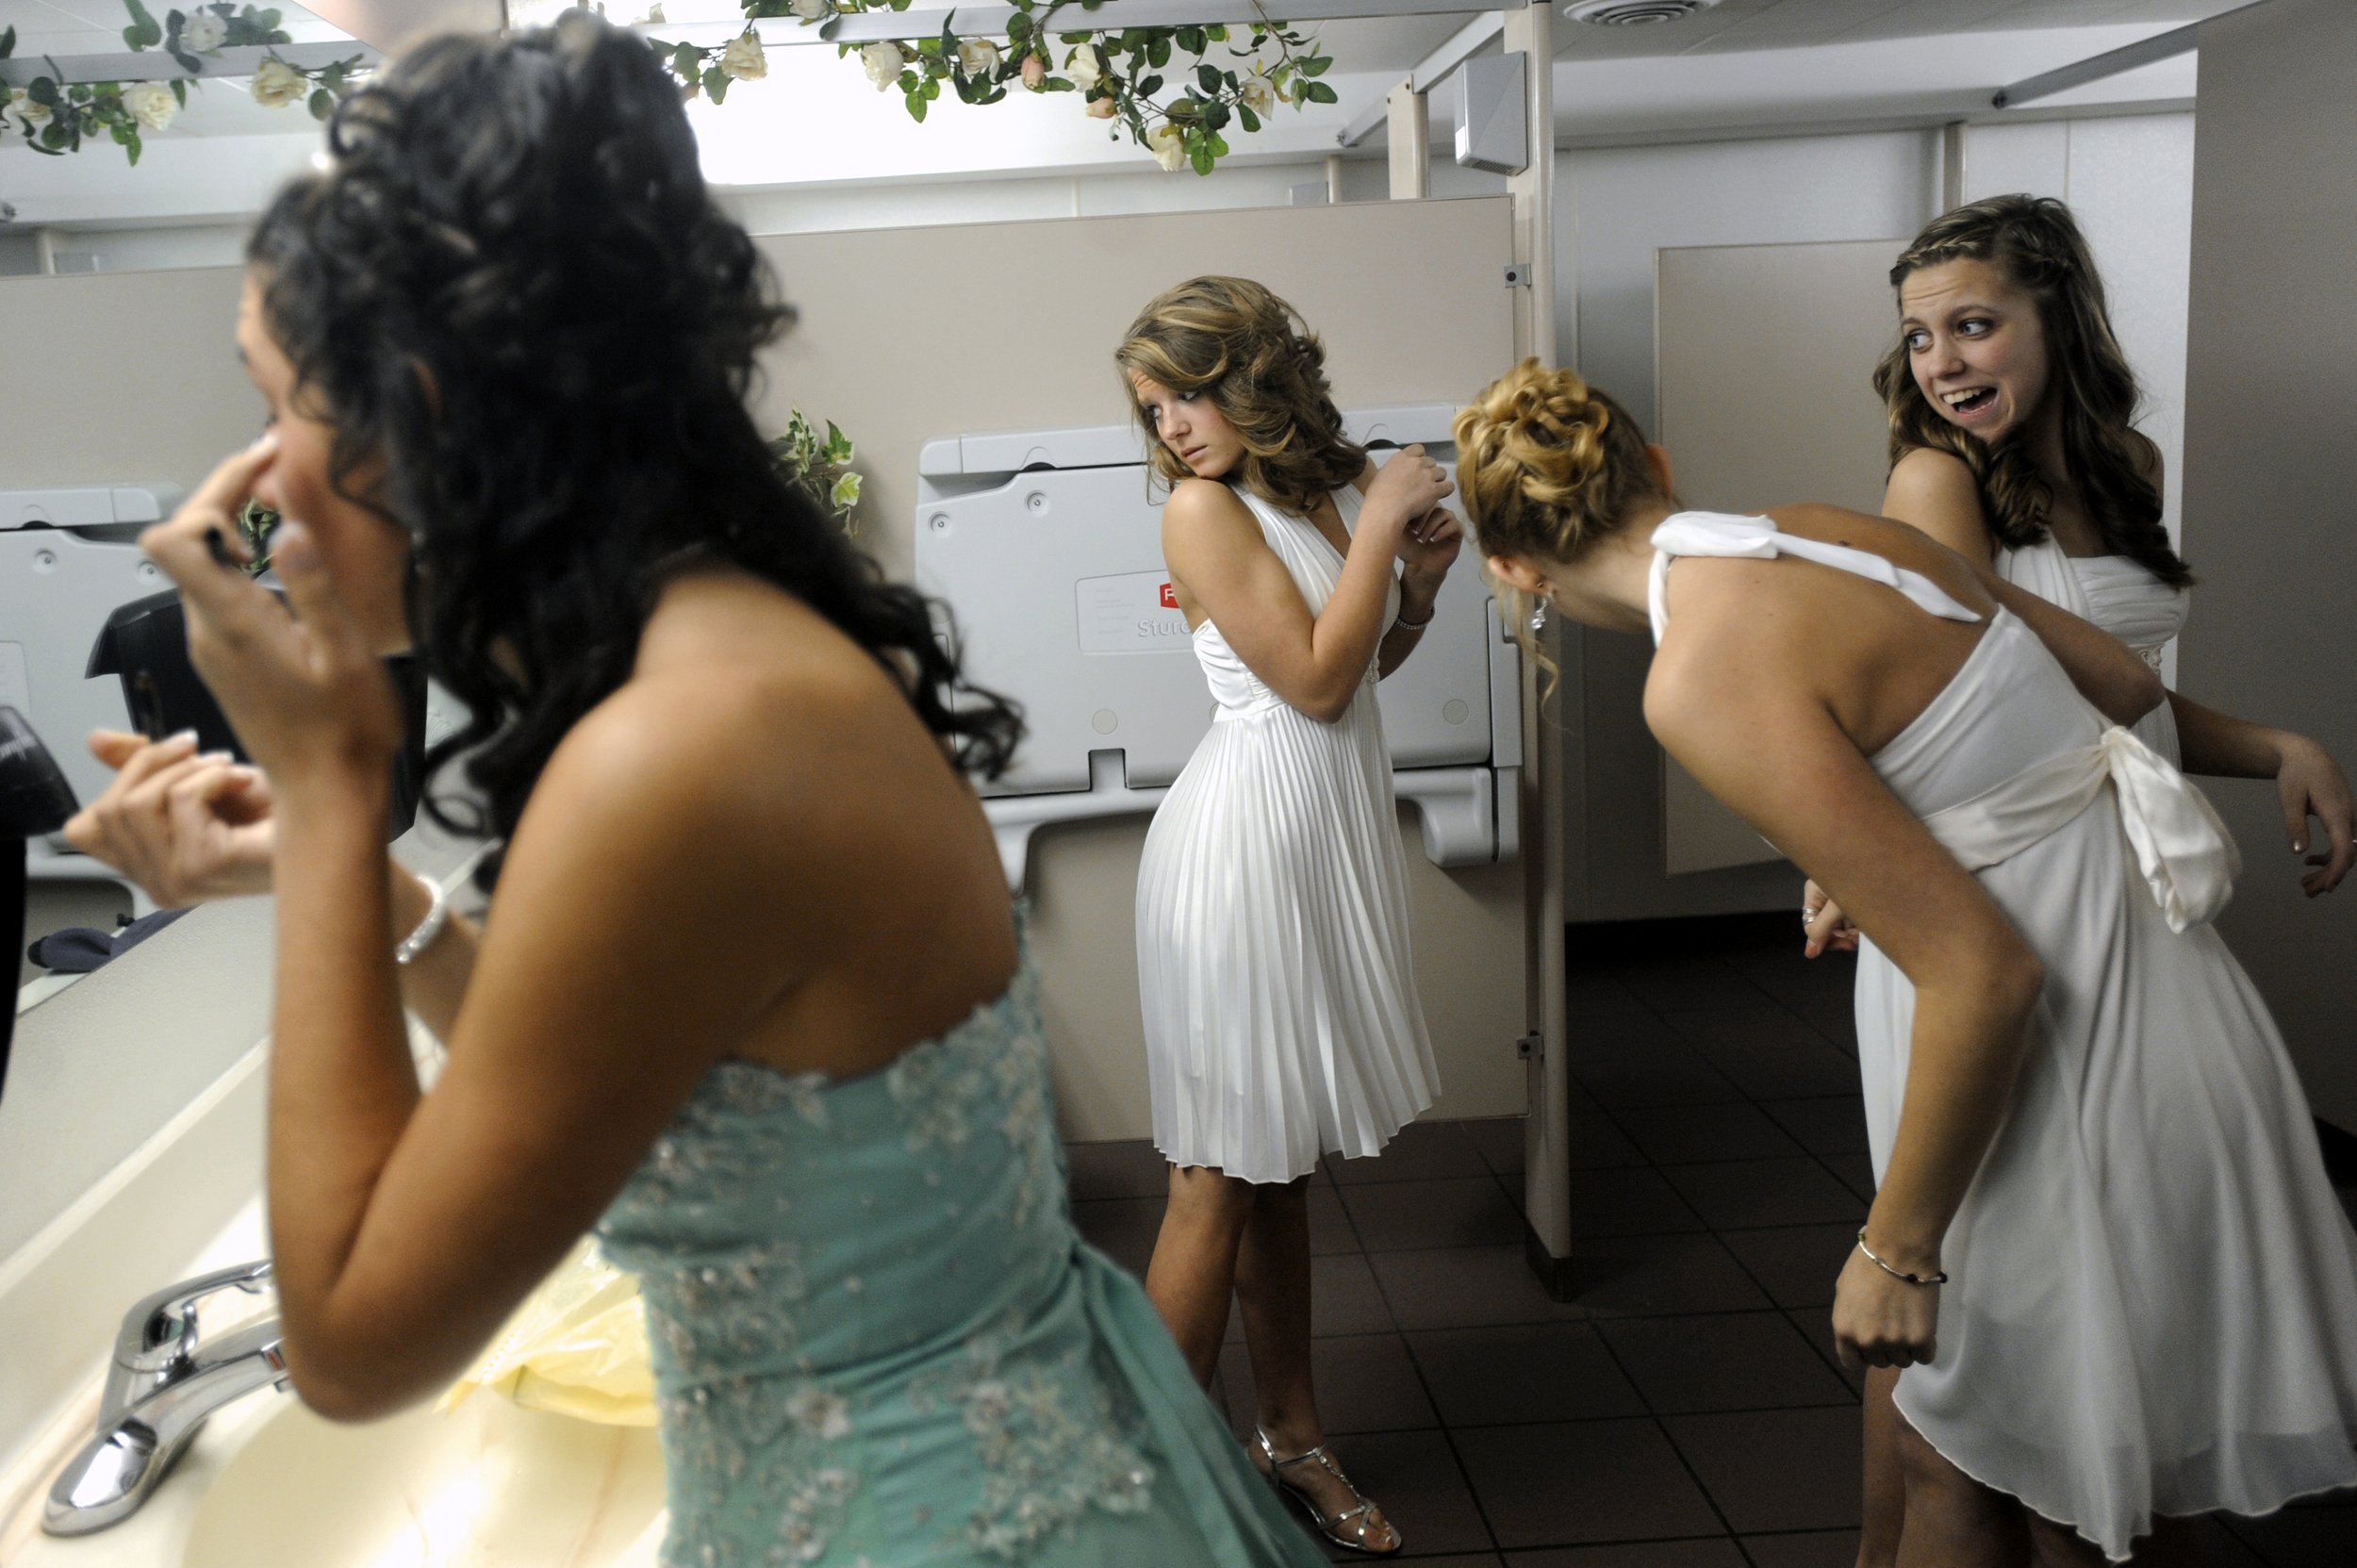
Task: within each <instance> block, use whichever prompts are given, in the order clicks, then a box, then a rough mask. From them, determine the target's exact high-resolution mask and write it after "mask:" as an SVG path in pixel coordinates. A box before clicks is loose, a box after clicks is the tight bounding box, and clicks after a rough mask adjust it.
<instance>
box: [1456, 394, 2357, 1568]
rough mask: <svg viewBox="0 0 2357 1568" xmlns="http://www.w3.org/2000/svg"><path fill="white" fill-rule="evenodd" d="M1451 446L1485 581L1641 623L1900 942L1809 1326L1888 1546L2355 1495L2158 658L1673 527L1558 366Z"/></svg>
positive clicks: (2292, 1131)
mask: <svg viewBox="0 0 2357 1568" xmlns="http://www.w3.org/2000/svg"><path fill="white" fill-rule="evenodd" d="M1456 435H1457V444H1458V453H1459V474H1460V477H1461V478H1462V480H1463V483H1464V487H1465V494H1466V502H1467V512H1468V514H1469V518H1470V520H1471V522H1472V525H1473V528H1474V531H1475V537H1476V539H1477V540H1478V541H1479V543H1480V547H1481V550H1482V552H1483V553H1484V555H1485V556H1486V557H1487V558H1488V562H1489V566H1490V569H1491V570H1492V573H1493V574H1494V575H1495V576H1496V577H1497V579H1498V580H1499V581H1500V582H1501V583H1503V584H1505V585H1507V586H1509V587H1511V588H1514V589H1517V590H1519V591H1521V592H1523V593H1525V594H1528V595H1532V596H1535V597H1537V598H1539V599H1541V600H1542V601H1544V602H1547V603H1551V604H1553V605H1555V606H1556V607H1558V608H1560V609H1562V610H1564V611H1566V612H1567V613H1569V614H1570V615H1572V616H1573V617H1574V619H1578V620H1580V621H1582V622H1584V623H1586V624H1588V625H1591V626H1598V627H1606V628H1610V629H1615V630H1624V631H1632V632H1635V631H1644V630H1648V629H1649V630H1650V631H1651V632H1652V634H1653V635H1654V636H1655V638H1656V643H1657V645H1658V652H1657V653H1656V657H1655V659H1654V662H1653V668H1652V671H1651V673H1650V674H1649V676H1648V678H1647V681H1646V686H1645V718H1646V722H1647V723H1648V724H1649V725H1650V726H1651V728H1652V730H1653V732H1654V734H1656V736H1657V737H1658V738H1659V739H1660V741H1661V744H1662V746H1663V747H1664V748H1665V749H1666V750H1667V751H1669V752H1670V754H1671V755H1673V756H1674V757H1675V758H1677V760H1678V761H1679V762H1680V763H1682V764H1683V765H1684V766H1685V767H1686V768H1687V769H1688V770H1689V772H1690V773H1692V774H1693V776H1694V777H1695V778H1696V779H1698V780H1699V781H1701V783H1702V784H1704V786H1705V787H1706V788H1707V789H1709V790H1710V791H1711V792H1712V793H1713V794H1715V795H1716V796H1718V797H1719V799H1720V800H1722V801H1724V802H1725V803H1726V804H1727V805H1729V806H1730V807H1732V808H1734V809H1735V810H1736V811H1737V812H1738V813H1739V814H1740V815H1742V816H1743V817H1745V818H1746V819H1747V820H1748V821H1749V822H1750V823H1751V824H1752V825H1753V827H1755V829H1757V830H1758V832H1759V833H1760V834H1762V835H1763V836H1765V837H1766V838H1768V839H1769V840H1770V841H1771V842H1772V843H1773V844H1775V845H1776V846H1777V847H1778V848H1779V849H1781V850H1783V851H1784V852H1785V853H1787V854H1788V855H1789V856H1790V857H1791V858H1792V859H1793V860H1794V861H1795V862H1796V863H1798V864H1799V865H1800V866H1801V867H1802V868H1803V869H1804V870H1805V872H1807V873H1808V875H1809V876H1811V877H1812V878H1814V879H1815V880H1816V881H1817V882H1818V883H1821V884H1822V885H1823V886H1824V887H1825V888H1826V889H1827V890H1829V891H1830V892H1831V893H1832V894H1833V896H1834V898H1835V899H1836V900H1838V901H1839V903H1840V905H1841V906H1842V907H1843V908H1846V909H1848V910H1849V911H1850V912H1851V913H1852V914H1853V915H1854V916H1855V919H1856V922H1857V925H1858V927H1859V928H1860V929H1861V930H1862V931H1863V932H1864V933H1866V935H1867V937H1868V938H1870V939H1871V943H1872V944H1873V945H1874V947H1875V948H1876V949H1879V950H1880V952H1881V953H1882V954H1883V955H1884V956H1885V958H1886V959H1887V965H1888V967H1889V972H1890V974H1891V976H1892V977H1893V984H1894V989H1893V992H1892V996H1891V998H1890V1000H1891V1002H1892V1007H1891V1009H1890V1013H1889V1019H1890V1021H1889V1024H1888V1026H1887V1027H1884V1028H1881V1029H1876V1030H1870V1029H1868V1028H1867V1027H1865V1024H1864V1022H1863V1020H1862V1021H1861V1026H1860V1029H1859V1032H1858V1033H1859V1040H1858V1065H1859V1073H1860V1078H1861V1081H1862V1084H1863V1089H1864V1097H1865V1101H1866V1117H1867V1124H1868V1134H1869V1142H1870V1145H1871V1149H1872V1155H1873V1160H1874V1164H1875V1169H1876V1174H1877V1177H1878V1179H1879V1187H1878V1190H1877V1192H1876V1195H1875V1197H1874V1201H1873V1204H1872V1207H1871V1210H1870V1212H1869V1213H1868V1216H1867V1221H1866V1224H1865V1226H1864V1227H1863V1228H1862V1229H1861V1230H1859V1232H1858V1237H1857V1242H1856V1245H1855V1246H1854V1247H1853V1248H1852V1249H1851V1251H1850V1254H1849V1257H1848V1260H1847V1262H1846V1263H1845V1264H1844V1265H1843V1267H1842V1271H1841V1275H1840V1278H1839V1279H1838V1281H1837V1283H1836V1286H1835V1296H1834V1307H1833V1330H1834V1339H1835V1343H1836V1345H1837V1347H1838V1350H1839V1352H1840V1354H1841V1356H1842V1358H1843V1360H1844V1361H1845V1362H1849V1363H1850V1364H1852V1365H1853V1366H1856V1365H1858V1364H1859V1363H1864V1364H1865V1365H1867V1366H1871V1367H1873V1368H1876V1369H1882V1370H1889V1371H1894V1372H1897V1373H1898V1377H1897V1390H1896V1395H1895V1414H1894V1417H1893V1421H1894V1425H1895V1426H1896V1428H1897V1433H1898V1444H1899V1447H1900V1451H1901V1454H1902V1458H1903V1467H1904V1519H1905V1533H1904V1542H1903V1543H1902V1545H1901V1547H1900V1551H1899V1560H1900V1562H1902V1563H1903V1564H1906V1565H1908V1568H1918V1565H1929V1564H1937V1565H1939V1568H1998V1565H2005V1568H2016V1565H2019V1564H2025V1563H2028V1562H2031V1561H2036V1562H2037V1563H2039V1564H2041V1565H2054V1564H2066V1563H2068V1564H2086V1565H2090V1568H2091V1565H2093V1564H2096V1563H2099V1562H2102V1561H2104V1560H2107V1559H2108V1560H2113V1561H2120V1560H2134V1561H2141V1562H2148V1563H2151V1562H2158V1561H2162V1560H2175V1559H2173V1558H2171V1557H2170V1555H2169V1554H2170V1553H2172V1552H2173V1551H2174V1550H2175V1547H2176V1543H2178V1542H2180V1541H2182V1540H2183V1538H2184V1531H2183V1530H2182V1529H2181V1528H2180V1527H2179V1522H2180V1521H2182V1520H2183V1519H2184V1517H2185V1516H2189V1515H2196V1514H2200V1513H2204V1512H2208V1511H2211V1510H2219V1509H2229V1508H2231V1509H2233V1510H2238V1511H2247V1512H2265V1511H2267V1510H2272V1509H2275V1508H2277V1507H2280V1506H2282V1504H2283V1503H2284V1502H2285V1501H2287V1500H2288V1499H2290V1498H2292V1497H2295V1496H2299V1495H2300V1494H2305V1493H2307V1492H2311V1491H2316V1490H2320V1489H2323V1488H2327V1487H2336V1486H2345V1485H2348V1484H2349V1483H2350V1482H2352V1481H2357V1454H2353V1453H2352V1451H2351V1441H2350V1440H2351V1438H2352V1436H2353V1435H2357V1234H2353V1233H2352V1232H2351V1230H2350V1228H2349V1218H2348V1216H2347V1215H2346V1214H2345V1213H2342V1211H2341V1209H2340V1206H2339V1204H2338V1202H2337V1201H2336V1199H2335V1197H2334V1196H2333V1193H2332V1187H2331V1185H2330V1183H2329V1182H2328V1181H2327V1180H2326V1179H2325V1175H2324V1170H2323V1164H2322V1162H2321V1160H2320V1159H2319V1158H2318V1156H2317V1152H2316V1141H2315V1135H2314V1132H2313V1129H2312V1126H2311V1123H2310V1119H2309V1115H2308V1111H2307V1106H2306V1103H2305V1101H2304V1099H2303V1098H2301V1095H2300V1091H2299V1081H2298V1079H2297V1077H2296V1075H2295V1074H2294V1072H2293V1070H2292V1067H2291V1064H2290V1060H2289V1058H2288V1056H2287V1055H2286V1053H2285V1051H2284V1049H2283V1041H2282V1038H2281V1036H2280V1035H2279V1034H2278V1033H2277V1032H2276V1030H2275V1026H2274V1023H2273V1021H2272V1020H2271V1019H2270V1018H2269V1017H2268V1016H2267V1014H2266V1007H2265V1005H2264V1004H2263V1003H2262V1002H2261V1001H2260V999H2259V998H2258V996H2257V994H2256V993H2255V992H2254V991H2253V990H2252V989H2251V986H2250V982H2249V980H2248V978H2247V977H2246V976H2245V975H2244V974H2243V972H2242V970H2241V969H2240V967H2239V966H2237V965H2236V964H2235V963H2234V960H2233V956H2232V955H2231V954H2229V953H2228V952H2227V950H2226V949H2225V947H2224V946H2223V945H2222V944H2221V943H2220V942H2219V941H2218V940H2217V935H2216V933H2213V932H2212V931H2211V930H2210V929H2209V927H2208V924H2207V922H2208V920H2209V918H2210V916H2213V915H2214V914H2215V913H2216V912H2217V909H2219V908H2220V907H2222V906H2223V904H2224V902H2225V900H2226V897H2227V896H2228V895H2229V893H2230V892H2231V890H2232V885H2233V874H2234V856H2233V846H2232V842H2231V840H2229V839H2227V838H2226V836H2225V834H2224V830H2223V829H2222V828H2221V827H2220V826H2219V825H2218V824H2217V818H2216V817H2215V815H2214V814H2212V813H2211V812H2210V811H2209V808H2208V806H2207V804H2206V803H2205V802H2203V801H2201V800H2200V794H2199V792H2198V791H2196V790H2195V789H2194V788H2193V786H2192V785H2191V784H2188V783H2187V782H2186V781H2185V779H2184V775H2183V774H2181V773H2179V772H2177V771H2176V770H2175V769H2174V768H2173V767H2170V766H2169V765H2168V764H2167V762H2166V761H2165V760H2164V759H2162V758H2161V757H2160V756H2159V755H2158V754H2156V753H2155V752H2154V751H2153V750H2152V749H2151V748H2150V747H2149V746H2147V745H2146V744H2144V743H2143V742H2142V741H2140V740H2138V739H2137V738H2136V737H2135V736H2134V734H2132V733H2131V732H2130V731H2129V729H2128V728H2126V726H2128V725H2131V724H2133V723H2134V722H2135V721H2136V720H2137V719H2139V718H2143V717H2144V716H2145V715H2146V714H2148V713H2150V712H2151V710H2152V709H2153V708H2154V706H2155V705H2157V704H2158V703H2159V702H2160V701H2162V699H2163V697H2164V695H2165V693H2164V692H2163V689H2162V687H2161V685H2160V681H2159V677H2158V676H2157V675H2156V674H2155V673H2154V672H2153V671H2152V670H2151V668H2149V667H2148V666H2147V665H2146V663H2145V662H2144V661H2143V660H2142V659H2140V658H2138V657H2137V656H2136V655H2135V654H2134V653H2133V652H2130V651H2129V650H2128V649H2127V648H2125V647H2123V646H2122V645H2121V644H2120V643H2119V642H2118V641H2116V640H2115V639H2113V638H2112V637H2110V636H2108V635H2104V634H2103V633H2102V632H2101V631H2099V630H2098V629H2097V628H2095V627H2093V626H2091V625H2089V624H2087V623H2086V622H2085V621H2083V620H2080V619H2077V618H2076V617H2073V616H2070V615H2069V614H2067V613H2066V612H2064V611H2062V610H2060V609H2057V608H2056V607H2055V606H2054V605H2052V604H2051V603H2049V602H2046V601H2044V600H2041V599H2039V598H2038V597H2036V595H2034V594H2032V593H2029V592H2027V591H2025V590H2024V589H2022V588H2021V587H2019V586H2015V585H2013V584H2009V583H2006V582H2004V581H2003V580H2002V579H2001V578H1999V577H1998V576H1997V575H1995V574H1994V573H1992V572H1990V571H1988V570H1987V569H1985V568H1979V567H1975V566H1974V565H1973V564H1972V563H1970V562H1969V561H1967V560H1966V559H1964V558H1963V557H1962V556H1961V555H1960V554H1958V553H1956V552H1954V551H1952V550H1950V549H1948V548H1947V547H1946V546H1944V545H1942V544H1940V543H1938V542H1937V541H1936V540H1934V539H1932V538H1930V537H1929V536H1926V535H1925V534H1923V533H1921V532H1920V531H1918V530H1916V529H1914V528H1911V527H1909V526H1907V525H1906V524H1904V523H1901V522H1895V521H1892V520H1888V519H1885V518H1876V517H1869V516H1866V515H1864V514H1861V513H1857V512H1851V511H1846V510H1844V509H1842V508H1839V507H1836V506H1827V505H1820V504H1813V503H1808V504H1801V505H1793V506H1780V507H1777V508H1775V509H1774V510H1772V511H1771V512H1768V513H1765V514H1760V515H1743V516H1739V515H1731V514H1715V513H1705V512H1694V511H1688V510H1684V509H1682V508H1681V506H1680V504H1679V503H1678V502H1677V501H1676V499H1675V495H1674V487H1673V483H1672V470H1671V466H1670V460H1669V457H1668V455H1667V454H1665V453H1663V452H1662V450H1661V449H1660V448H1659V447H1656V446H1648V445H1646V444H1645V442H1644V438H1643V437H1642V436H1641V435H1640V433H1639V432H1638V429H1637V427H1636V425H1635V423H1634V421H1631V420H1630V419H1629V417H1628V415H1627V413H1626V411H1625V410H1624V409H1622V408H1621V407H1620V406H1619V405H1618V404H1615V403H1613V402H1612V400H1611V399H1610V398H1608V397H1606V396H1605V395H1604V394H1603V393H1601V392H1598V391H1595V390H1593V389H1592V388H1590V387H1588V386H1587V385H1586V384H1585V383H1584V382H1583V381H1581V380H1580V378H1579V377H1578V376H1577V375H1575V374H1574V373H1572V372H1570V371H1548V370H1545V369H1543V368H1541V366H1540V365H1539V364H1538V363H1537V362H1536V361H1531V362H1527V363H1525V364H1524V365H1523V366H1522V367H1521V368H1520V369H1518V370H1516V371H1513V372H1512V373H1511V374H1509V375H1508V376H1507V377H1505V378H1504V379H1502V380H1501V381H1499V382H1498V383H1496V384H1495V385H1494V386H1492V387H1491V388H1488V389H1487V390H1486V391H1485V392H1483V394H1482V395H1481V397H1480V398H1479V399H1477V400H1476V401H1475V404H1473V405H1472V406H1471V407H1468V408H1466V409H1465V410H1463V411H1462V412H1461V413H1460V414H1459V416H1458V421H1457V427H1456ZM2196 1108H2198V1109H2196ZM1900 1369H1904V1370H1903V1371H1902V1370H1900ZM2156 1554H2157V1555H2156Z"/></svg>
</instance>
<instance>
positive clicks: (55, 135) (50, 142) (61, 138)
mask: <svg viewBox="0 0 2357 1568" xmlns="http://www.w3.org/2000/svg"><path fill="white" fill-rule="evenodd" d="M81 140H82V137H81V133H80V132H79V131H70V130H68V129H66V127H65V125H64V124H62V123H61V122H58V121H56V120H52V121H51V122H49V124H46V125H43V126H42V127H41V145H42V146H44V147H48V148H51V149H53V150H62V149H63V148H64V146H65V144H66V143H67V142H68V141H72V142H75V143H77V144H78V143H79V142H80V141H81Z"/></svg>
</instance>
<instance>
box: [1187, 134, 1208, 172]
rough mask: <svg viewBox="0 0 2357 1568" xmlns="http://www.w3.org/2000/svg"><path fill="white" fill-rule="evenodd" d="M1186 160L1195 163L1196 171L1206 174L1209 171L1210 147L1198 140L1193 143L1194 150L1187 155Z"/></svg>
mask: <svg viewBox="0 0 2357 1568" xmlns="http://www.w3.org/2000/svg"><path fill="white" fill-rule="evenodd" d="M1187 161H1188V162H1190V163H1192V164H1194V165H1195V173H1198V174H1208V173H1211V148H1210V147H1209V146H1207V145H1205V144H1204V143H1203V142H1200V141H1198V142H1196V143H1195V148H1194V150H1193V151H1192V152H1190V153H1189V154H1188V155H1187Z"/></svg>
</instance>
